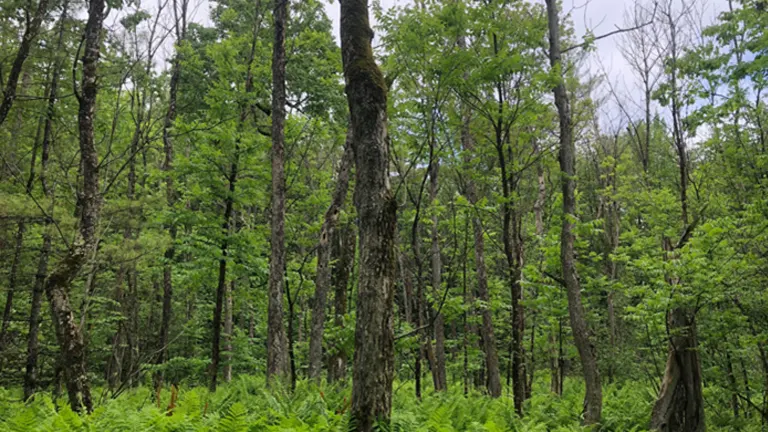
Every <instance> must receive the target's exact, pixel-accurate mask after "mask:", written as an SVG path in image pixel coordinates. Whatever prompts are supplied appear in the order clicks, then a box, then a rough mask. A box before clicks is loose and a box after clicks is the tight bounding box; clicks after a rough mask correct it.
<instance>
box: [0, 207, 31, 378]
mask: <svg viewBox="0 0 768 432" xmlns="http://www.w3.org/2000/svg"><path fill="white" fill-rule="evenodd" d="M25 230H26V224H25V223H24V222H23V221H22V222H19V223H18V226H17V228H16V236H15V237H16V239H15V241H14V244H15V245H14V248H13V260H12V261H11V271H10V274H9V275H8V291H7V293H6V295H5V308H4V309H3V323H2V326H0V369H2V366H3V363H4V361H3V360H4V359H3V358H2V357H1V356H3V355H4V354H5V347H6V346H7V345H8V342H9V341H8V337H9V336H8V327H9V326H10V324H11V312H12V311H13V295H14V293H15V292H16V281H17V279H18V276H19V265H20V261H21V250H22V247H23V246H24V231H25Z"/></svg>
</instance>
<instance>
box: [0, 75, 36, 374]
mask: <svg viewBox="0 0 768 432" xmlns="http://www.w3.org/2000/svg"><path fill="white" fill-rule="evenodd" d="M28 87H29V74H27V73H25V74H24V78H22V88H23V89H26V88H28ZM25 111H26V110H23V109H19V110H17V112H18V118H17V119H16V123H15V124H14V126H13V129H12V130H11V134H12V135H13V137H12V143H13V144H14V145H13V147H15V141H16V139H17V138H16V137H17V136H19V135H21V134H22V130H21V129H22V126H23V125H24V118H25V117H26V114H27V113H26V112H25ZM39 135H40V125H39V124H38V129H37V136H35V141H34V144H33V147H32V157H31V162H30V167H29V176H28V177H27V183H26V190H25V193H26V194H27V195H29V194H31V193H32V189H33V184H34V180H35V166H36V165H37V151H38V139H39ZM26 229H27V224H26V223H25V221H24V220H23V219H22V220H21V221H19V223H18V224H17V225H16V235H15V237H14V248H13V259H12V261H11V269H10V272H9V273H8V289H7V291H6V296H5V307H4V309H3V321H2V324H0V371H2V369H3V366H4V363H5V358H4V354H5V350H6V348H7V346H8V344H9V343H10V340H9V337H10V335H9V334H8V328H9V327H10V324H11V318H12V317H11V315H12V312H13V299H14V295H15V294H16V287H17V285H18V279H19V267H20V266H21V253H22V250H23V248H24V234H25V232H26Z"/></svg>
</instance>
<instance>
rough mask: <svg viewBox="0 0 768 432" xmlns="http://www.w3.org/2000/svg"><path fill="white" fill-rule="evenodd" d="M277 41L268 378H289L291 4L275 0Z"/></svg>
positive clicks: (274, 89) (286, 1)
mask: <svg viewBox="0 0 768 432" xmlns="http://www.w3.org/2000/svg"><path fill="white" fill-rule="evenodd" d="M272 18H273V20H274V29H275V41H274V45H273V52H272V217H271V221H270V227H271V230H272V236H271V249H272V251H271V256H270V260H269V305H268V311H267V378H271V377H273V376H279V377H283V378H287V376H288V373H289V372H290V365H289V361H288V338H287V337H286V334H285V327H284V325H283V288H284V282H285V280H284V279H283V272H284V271H285V149H284V145H285V143H284V141H285V130H284V129H285V27H286V21H287V19H288V0H274V10H273V12H272Z"/></svg>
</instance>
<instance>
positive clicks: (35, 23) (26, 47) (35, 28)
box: [0, 0, 48, 126]
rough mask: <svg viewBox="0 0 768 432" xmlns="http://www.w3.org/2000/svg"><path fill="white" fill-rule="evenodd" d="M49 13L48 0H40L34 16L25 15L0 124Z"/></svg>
mask: <svg viewBox="0 0 768 432" xmlns="http://www.w3.org/2000/svg"><path fill="white" fill-rule="evenodd" d="M25 12H26V11H25ZM47 13H48V0H40V3H38V4H37V9H36V10H35V14H34V15H33V16H32V18H31V19H29V16H28V15H27V16H25V18H26V19H27V26H26V28H25V29H24V34H23V35H22V36H21V43H20V44H19V50H18V51H16V58H14V60H13V65H12V66H11V71H10V72H9V73H8V81H7V82H6V83H5V89H3V100H2V101H1V102H0V126H1V125H2V124H3V122H5V119H6V118H7V117H8V113H9V112H10V111H11V106H12V105H13V101H14V100H15V99H16V86H17V85H18V83H19V77H20V76H21V70H22V68H23V66H24V61H25V60H26V59H27V56H29V51H30V49H31V48H32V44H33V43H34V42H35V38H36V37H37V33H38V32H39V30H40V25H41V24H42V22H43V19H45V16H46V14H47Z"/></svg>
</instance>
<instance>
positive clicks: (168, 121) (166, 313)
mask: <svg viewBox="0 0 768 432" xmlns="http://www.w3.org/2000/svg"><path fill="white" fill-rule="evenodd" d="M187 5H188V1H187V0H181V6H180V8H179V7H178V4H177V2H176V1H175V0H174V2H173V12H174V18H175V22H174V30H175V31H176V42H175V47H174V49H175V58H174V59H173V64H172V65H171V79H170V84H169V85H170V88H169V90H168V110H167V111H166V113H165V119H164V121H163V154H164V159H163V165H162V170H163V171H164V172H165V199H166V204H167V206H168V208H169V209H173V206H174V204H175V203H176V191H175V188H174V183H173V175H172V172H173V157H174V149H173V137H172V136H171V130H172V129H173V126H174V123H175V122H176V103H177V102H176V101H177V98H178V92H179V83H180V80H181V58H180V55H181V54H180V53H179V51H180V47H181V44H182V43H184V38H185V37H186V31H187ZM167 229H168V234H169V236H170V238H171V241H170V245H169V246H168V247H167V248H166V249H165V254H164V262H163V311H162V318H161V321H160V331H159V334H158V353H157V359H156V363H157V364H163V363H165V362H166V361H167V360H168V357H169V356H168V348H169V347H168V344H169V343H170V339H169V335H170V326H171V317H172V314H173V261H174V258H175V256H176V250H175V248H174V243H175V241H176V232H177V229H176V224H174V223H173V222H170V223H168V224H167ZM161 384H162V375H161V374H158V375H156V376H155V386H156V387H158V388H159V387H160V385H161Z"/></svg>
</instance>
